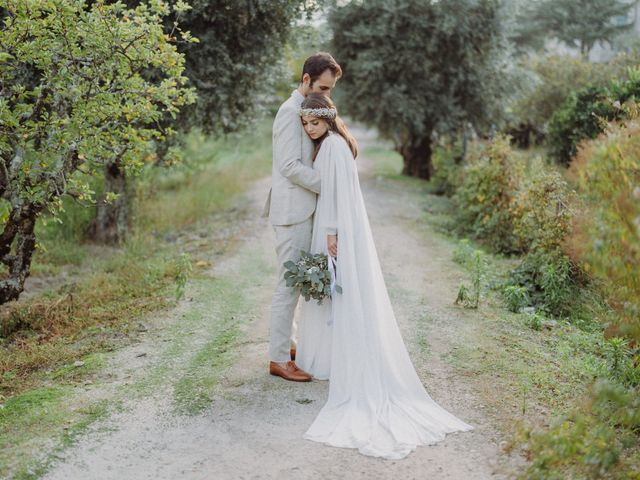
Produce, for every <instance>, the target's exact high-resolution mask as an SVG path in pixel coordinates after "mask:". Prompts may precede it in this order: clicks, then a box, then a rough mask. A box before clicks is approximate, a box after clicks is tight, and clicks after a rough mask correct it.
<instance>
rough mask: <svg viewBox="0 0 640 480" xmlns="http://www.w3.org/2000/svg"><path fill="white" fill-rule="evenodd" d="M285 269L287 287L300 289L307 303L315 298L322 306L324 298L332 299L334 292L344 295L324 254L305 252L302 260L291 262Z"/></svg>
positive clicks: (302, 254) (286, 263) (286, 264)
mask: <svg viewBox="0 0 640 480" xmlns="http://www.w3.org/2000/svg"><path fill="white" fill-rule="evenodd" d="M332 261H333V260H332ZM331 267H332V266H331ZM284 268H286V270H287V271H286V272H284V279H285V280H286V282H287V287H300V293H301V295H302V296H303V297H304V299H305V300H306V301H307V302H308V301H309V299H311V298H313V299H315V300H318V305H321V304H322V300H323V299H324V298H326V297H331V294H332V290H335V291H336V292H338V293H342V287H340V285H336V284H335V274H333V273H332V268H330V265H329V258H328V257H327V256H326V255H325V254H324V253H316V254H313V255H312V254H311V253H308V252H305V251H304V250H303V251H302V252H301V257H300V260H298V261H297V262H292V261H291V260H289V261H288V262H285V264H284ZM332 287H333V289H332Z"/></svg>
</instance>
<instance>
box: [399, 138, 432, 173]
mask: <svg viewBox="0 0 640 480" xmlns="http://www.w3.org/2000/svg"><path fill="white" fill-rule="evenodd" d="M398 152H399V153H400V155H402V158H403V160H404V167H403V169H402V174H403V175H408V176H410V177H418V178H423V179H425V180H429V179H430V178H431V175H432V174H433V165H432V164H431V132H429V133H428V134H427V135H426V136H425V137H423V138H417V139H416V138H411V139H410V140H409V142H407V143H406V144H404V145H401V146H400V147H399V148H398Z"/></svg>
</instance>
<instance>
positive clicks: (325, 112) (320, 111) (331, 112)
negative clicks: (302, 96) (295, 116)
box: [300, 108, 338, 118]
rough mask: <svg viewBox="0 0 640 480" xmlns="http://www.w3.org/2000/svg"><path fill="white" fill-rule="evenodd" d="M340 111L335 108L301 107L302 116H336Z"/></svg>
mask: <svg viewBox="0 0 640 480" xmlns="http://www.w3.org/2000/svg"><path fill="white" fill-rule="evenodd" d="M336 115H338V111H337V110H336V109H335V108H301V109H300V116H301V117H318V118H336Z"/></svg>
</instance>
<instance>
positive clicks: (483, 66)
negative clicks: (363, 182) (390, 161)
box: [329, 0, 505, 178]
mask: <svg viewBox="0 0 640 480" xmlns="http://www.w3.org/2000/svg"><path fill="white" fill-rule="evenodd" d="M497 5H498V2H496V1H494V0H480V1H471V0H450V1H447V2H424V1H419V0H400V1H396V2H392V3H389V2H387V1H384V0H373V1H367V2H349V3H347V4H346V5H344V6H342V7H337V8H335V9H334V10H333V11H332V12H331V15H330V17H329V23H330V25H331V27H332V30H333V32H334V35H333V41H332V46H331V49H332V51H333V53H334V54H335V57H336V59H337V60H338V61H339V62H340V64H341V65H342V67H343V70H344V72H345V75H344V78H343V79H342V80H341V81H340V87H339V90H342V91H343V95H342V96H340V98H339V104H340V105H341V106H342V108H344V109H345V110H346V111H347V112H348V113H349V114H350V115H351V116H353V117H354V118H355V119H358V120H361V121H363V122H365V123H366V124H367V125H371V126H375V127H377V128H378V130H379V131H380V132H381V133H382V134H383V135H385V136H386V137H387V138H389V139H391V140H393V141H394V142H395V144H396V147H397V148H398V149H399V151H400V152H401V153H402V154H403V157H404V158H405V161H406V162H407V164H409V165H408V166H407V165H405V167H408V168H405V174H409V175H413V176H419V177H421V178H429V175H430V163H429V162H430V156H431V151H430V146H429V144H430V140H431V134H432V132H433V131H434V130H435V131H452V130H457V129H458V128H459V127H460V126H461V125H462V124H463V123H464V122H472V123H474V124H475V125H477V126H482V125H486V123H487V122H488V121H490V120H491V119H493V117H494V116H495V115H494V114H495V113H496V110H495V107H496V105H497V104H498V103H499V100H500V99H501V98H502V96H503V93H504V91H503V90H502V89H501V85H503V83H504V81H505V75H504V73H503V72H504V69H503V68H502V65H499V64H500V61H501V60H500V58H501V53H500V52H501V48H500V47H501V45H502V44H501V42H502V39H501V29H500V25H499V16H498V14H497ZM389 39H393V41H389ZM337 93H338V92H337ZM413 162H417V165H414V164H413Z"/></svg>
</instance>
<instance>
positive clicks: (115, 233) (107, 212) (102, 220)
mask: <svg viewBox="0 0 640 480" xmlns="http://www.w3.org/2000/svg"><path fill="white" fill-rule="evenodd" d="M104 192H105V193H104V195H102V197H101V198H100V199H99V200H98V211H97V213H96V218H95V219H94V221H93V224H92V227H91V238H92V239H93V240H95V241H97V242H100V243H104V244H108V245H117V244H120V243H122V242H124V240H125V239H126V236H127V232H128V231H129V206H130V198H129V197H130V195H129V194H130V188H129V182H128V181H127V176H126V174H125V172H124V169H123V168H122V166H121V165H120V162H119V161H115V162H113V163H110V164H108V165H107V166H106V167H105V175H104ZM109 192H113V193H116V194H118V196H117V198H116V199H115V200H113V201H112V202H107V199H106V195H107V193H109Z"/></svg>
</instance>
